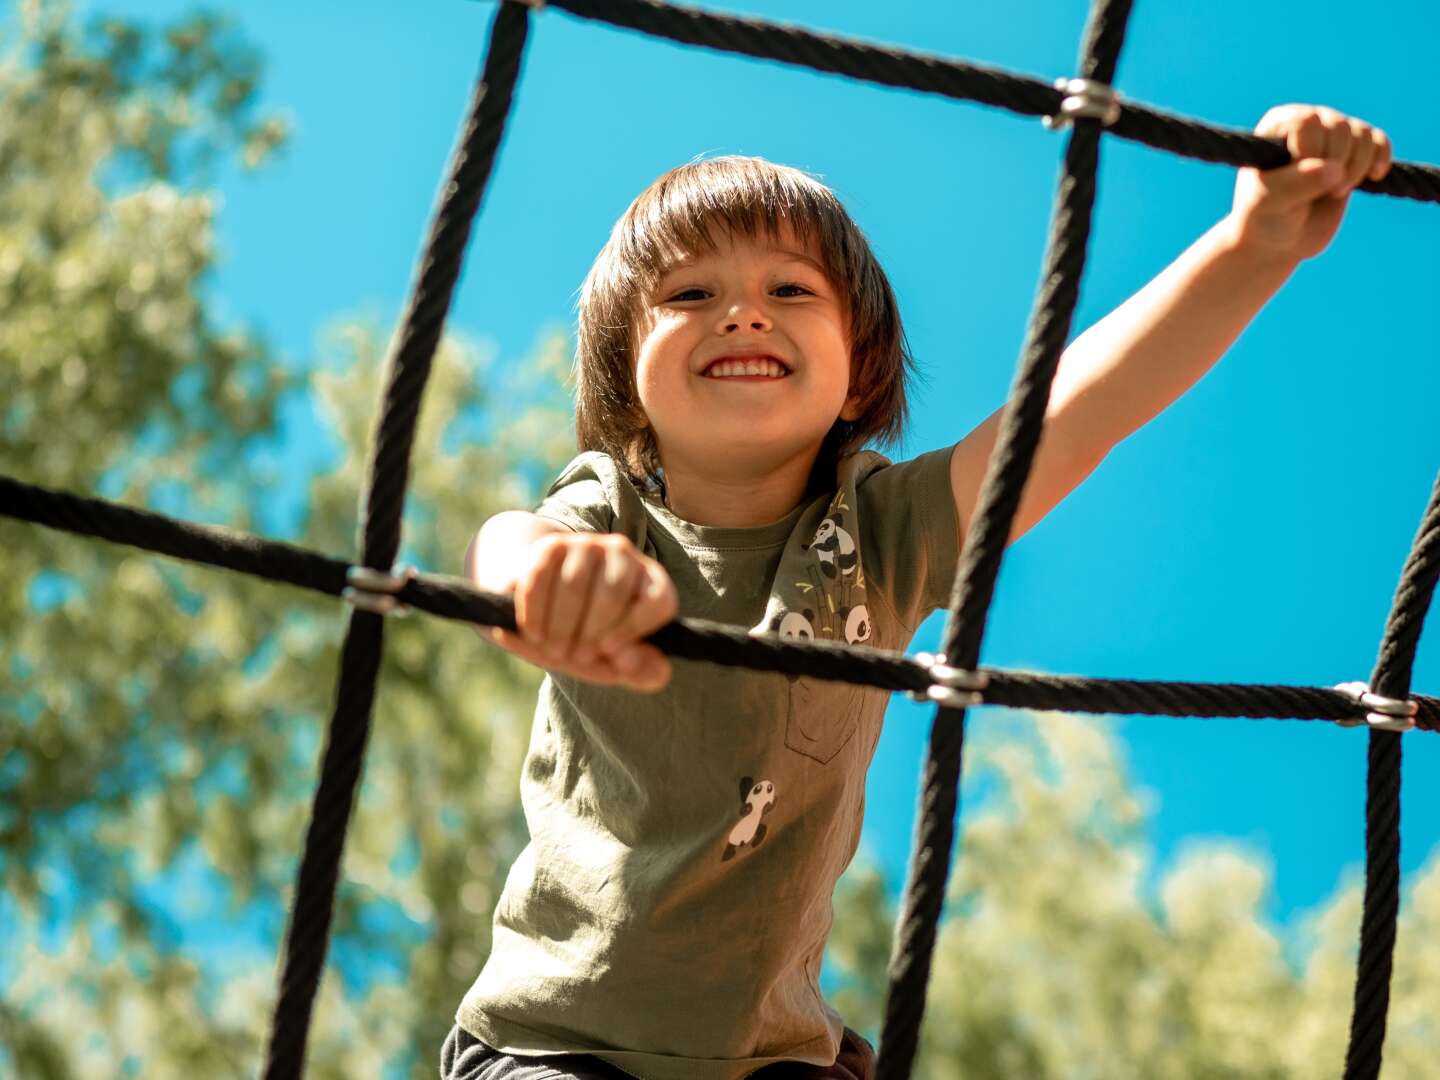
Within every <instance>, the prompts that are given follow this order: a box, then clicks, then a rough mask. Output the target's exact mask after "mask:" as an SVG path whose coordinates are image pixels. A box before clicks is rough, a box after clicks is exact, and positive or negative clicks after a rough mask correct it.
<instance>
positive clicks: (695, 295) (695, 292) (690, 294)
mask: <svg viewBox="0 0 1440 1080" xmlns="http://www.w3.org/2000/svg"><path fill="white" fill-rule="evenodd" d="M782 289H797V290H799V291H800V292H802V293H808V292H809V291H810V290H809V289H807V288H806V287H805V286H804V285H797V284H795V283H794V282H793V281H787V282H785V283H784V284H783V285H776V286H775V288H774V290H773V291H775V292H780V291H781V290H782ZM705 295H706V293H705V290H704V289H700V288H692V289H685V290H684V291H682V292H678V293H676V294H675V295H674V296H672V297H670V300H671V302H675V301H685V300H697V299H700V298H701V297H703V296H705Z"/></svg>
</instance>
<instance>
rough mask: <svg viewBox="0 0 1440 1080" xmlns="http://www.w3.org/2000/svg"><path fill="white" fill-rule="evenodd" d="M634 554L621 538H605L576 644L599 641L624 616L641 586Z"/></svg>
mask: <svg viewBox="0 0 1440 1080" xmlns="http://www.w3.org/2000/svg"><path fill="white" fill-rule="evenodd" d="M636 554H637V552H636V551H635V549H634V548H633V547H632V546H631V545H630V543H629V542H628V541H626V540H625V539H624V538H623V537H619V536H616V537H613V538H609V539H608V540H607V542H606V543H605V545H604V547H603V548H602V549H601V551H600V555H599V557H600V567H599V569H598V573H597V576H596V578H595V586H594V588H593V590H592V591H591V595H590V602H589V606H588V607H587V608H586V609H585V618H584V619H583V621H582V622H581V623H580V627H579V629H578V630H577V631H576V633H575V640H576V642H577V643H589V642H594V641H597V640H599V638H601V637H602V636H603V635H604V634H605V633H606V632H607V631H608V630H610V628H611V627H613V626H614V625H615V624H616V623H618V622H619V621H620V619H621V618H622V617H623V616H624V613H625V608H626V607H627V606H628V605H629V603H630V601H631V599H632V598H633V597H634V595H635V591H636V589H637V587H638V586H639V585H640V583H641V579H642V571H641V564H640V562H639V561H638V560H637V559H636V558H635V555H636Z"/></svg>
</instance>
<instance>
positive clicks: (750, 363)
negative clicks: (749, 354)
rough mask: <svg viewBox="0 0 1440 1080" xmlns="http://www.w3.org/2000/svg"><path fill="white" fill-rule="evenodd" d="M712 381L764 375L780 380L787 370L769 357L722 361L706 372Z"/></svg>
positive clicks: (711, 366)
mask: <svg viewBox="0 0 1440 1080" xmlns="http://www.w3.org/2000/svg"><path fill="white" fill-rule="evenodd" d="M705 374H706V376H708V377H709V378H712V379H723V378H726V377H728V376H731V375H764V376H767V377H769V378H774V379H779V378H783V377H784V376H785V368H784V367H782V366H781V365H780V364H779V363H778V362H776V361H774V360H771V359H770V358H769V357H768V356H760V357H754V358H752V359H747V360H721V361H719V362H718V363H715V364H711V365H710V367H709V368H708V369H707V370H706V372H705Z"/></svg>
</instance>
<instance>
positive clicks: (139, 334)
mask: <svg viewBox="0 0 1440 1080" xmlns="http://www.w3.org/2000/svg"><path fill="white" fill-rule="evenodd" d="M9 21H10V23H11V25H9V26H8V27H7V32H8V33H9V35H10V36H9V37H8V39H7V40H6V41H5V42H4V46H3V57H0V432H3V434H0V472H4V473H6V474H8V475H11V476H15V477H17V478H19V479H22V480H26V481H30V482H34V483H39V484H43V485H46V486H49V487H55V488H59V489H62V490H70V491H75V492H80V493H98V494H101V495H104V496H105V497H107V498H112V499H115V500H117V501H120V502H124V503H128V504H131V505H138V506H147V507H151V508H155V509H159V510H161V511H163V512H167V513H172V514H177V515H179V516H183V517H187V518H192V519H196V520H202V521H207V522H210V523H216V524H225V525H228V526H231V527H234V528H238V529H243V530H246V531H252V532H261V531H264V530H262V529H260V528H258V527H257V521H258V520H259V519H260V518H262V517H264V516H266V514H267V513H268V514H270V515H271V516H273V514H274V509H275V503H276V497H277V494H278V492H277V491H276V490H275V481H276V480H277V478H278V476H279V472H278V470H279V469H280V468H282V467H283V466H281V465H278V464H277V463H276V461H275V459H274V454H273V450H272V449H271V447H272V446H273V444H274V443H275V441H276V439H277V437H278V435H279V432H278V429H277V414H278V410H279V407H280V405H281V403H282V401H283V400H284V399H285V397H286V395H291V394H299V393H301V392H302V391H303V390H304V388H305V386H306V385H307V384H308V385H310V386H312V387H313V389H314V391H315V393H316V394H317V395H318V399H319V403H320V405H321V407H322V408H323V409H324V410H325V412H326V413H327V414H328V416H329V419H330V426H331V430H332V431H333V432H334V433H335V435H336V436H337V441H338V442H339V444H340V454H339V463H338V464H337V465H336V467H334V468H333V469H329V470H327V471H325V473H324V474H323V475H321V476H318V477H315V478H313V479H312V480H311V482H310V490H309V500H308V508H307V510H306V512H305V515H304V518H303V520H302V522H301V523H300V525H299V526H298V528H297V529H296V530H295V531H294V533H293V534H290V535H284V536H283V537H282V538H285V539H291V540H295V541H297V542H299V543H303V544H305V545H306V546H309V547H313V548H315V549H317V550H320V551H323V552H326V553H329V554H333V555H338V556H340V557H350V556H352V555H353V554H354V552H355V550H356V543H357V518H358V514H357V507H358V500H359V493H360V491H361V490H362V486H363V475H362V471H363V467H364V462H365V452H366V446H367V444H368V440H369V435H370V428H371V424H372V423H373V419H374V415H375V413H376V409H377V405H378V400H379V397H378V393H379V383H380V377H381V374H382V368H383V364H384V357H385V351H386V348H387V341H386V340H385V336H386V335H385V334H384V333H383V332H382V331H381V330H380V329H379V328H377V327H376V326H374V325H373V324H366V323H363V322H355V321H352V322H350V323H348V324H344V325H341V326H339V327H337V328H336V329H335V330H334V331H333V332H332V333H331V335H330V337H329V339H328V341H327V342H326V343H325V345H324V346H323V349H322V353H323V355H322V356H321V358H320V363H319V364H318V365H315V366H316V368H317V370H315V371H314V372H307V373H300V372H297V371H295V370H289V369H287V368H286V367H284V366H282V365H281V364H280V363H279V362H278V361H277V358H276V357H275V355H274V354H273V352H272V350H271V349H269V348H268V347H267V346H266V345H265V343H264V342H263V341H261V340H260V339H259V338H258V337H257V336H256V335H255V334H253V333H251V332H248V331H243V330H237V329H233V328H227V327H222V326H219V325H217V323H216V320H215V318H214V316H213V315H212V313H211V310H210V304H209V302H208V301H207V298H206V294H205V290H204V285H205V282H206V280H207V276H208V274H209V271H210V269H211V267H212V264H213V262H214V259H215V254H216V252H215V244H214V236H213V233H212V225H213V219H214V214H215V204H214V202H213V200H212V199H211V198H210V196H209V195H207V194H206V193H205V192H204V190H202V189H201V187H200V185H201V184H202V183H203V182H205V181H206V180H207V178H209V177H211V176H212V175H213V173H214V171H215V170H216V168H217V167H219V166H223V165H224V164H225V163H226V162H227V160H234V159H236V158H237V157H238V159H239V160H240V161H241V162H242V163H243V164H245V165H248V166H258V165H260V164H261V163H262V162H263V161H264V160H265V158H266V156H267V154H269V153H270V152H271V151H273V150H275V149H277V148H278V147H280V146H281V145H282V144H283V142H284V139H285V132H286V129H285V125H284V123H283V122H282V121H281V120H279V119H277V118H275V117H272V116H260V115H258V106H257V103H256V98H257V85H258V78H259V72H260V64H259V61H258V58H257V56H256V54H255V52H254V51H253V50H252V49H251V48H249V47H248V46H247V45H246V44H245V42H244V41H243V40H242V39H241V38H240V37H239V36H238V35H237V33H236V32H235V31H234V30H233V29H232V28H231V27H230V26H228V25H227V23H226V22H225V21H224V20H222V19H220V18H218V17H215V16H212V15H207V14H199V15H195V16H193V17H190V18H187V19H186V20H184V21H182V22H179V23H177V24H174V25H171V26H169V27H166V28H163V29H159V30H151V29H147V28H145V27H142V26H139V25H134V24H130V23H126V22H120V21H117V20H113V19H103V18H102V19H97V20H95V21H93V22H92V23H90V24H89V25H88V27H86V28H85V29H83V30H82V29H80V28H78V27H77V25H76V20H75V19H74V17H73V16H72V13H71V11H70V9H69V7H68V5H66V4H63V3H53V2H44V3H35V2H32V3H27V4H25V5H22V6H21V7H20V8H19V9H18V11H16V12H15V13H13V17H11V18H10V20H9ZM441 165H442V163H441V162H436V172H437V176H438V175H439V170H440V167H441ZM276 255H277V257H282V255H283V253H280V252H277V253H276ZM566 356H567V345H566V342H565V340H564V339H563V335H558V336H555V337H554V338H553V339H552V340H550V341H548V342H546V343H545V344H544V345H543V346H542V347H541V349H540V355H539V356H537V357H535V358H533V359H531V360H530V361H527V362H526V363H525V364H521V365H516V367H517V369H518V373H517V374H516V375H514V376H513V377H509V378H508V381H507V377H506V376H504V375H503V374H502V373H494V372H491V371H489V370H488V368H487V360H486V357H485V356H484V355H483V354H482V352H481V350H480V349H478V348H477V347H476V346H475V345H474V344H472V343H468V342H466V341H463V340H458V339H456V338H453V337H452V338H449V339H447V340H446V342H445V343H444V344H443V346H442V348H441V350H440V352H439V354H438V356H437V358H436V363H435V367H434V373H433V377H432V382H431V388H430V393H429V395H428V397H427V403H426V408H425V411H424V412H423V413H422V422H421V426H420V430H419V436H418V442H417V448H418V452H417V454H416V456H415V463H414V472H413V474H412V487H411V490H412V496H411V499H410V502H409V508H408V510H407V513H406V519H405V532H404V536H405V539H406V544H405V547H404V549H403V550H402V553H401V558H402V559H404V560H405V561H408V562H412V563H414V564H415V565H417V566H419V567H420V568H422V569H424V570H427V571H432V572H439V573H448V574H455V575H458V574H460V573H461V560H462V557H463V553H464V550H465V547H466V544H467V543H468V541H469V539H470V535H471V534H472V533H473V531H474V529H475V528H476V527H477V526H478V524H479V523H480V522H481V521H482V520H483V519H484V518H485V517H487V516H488V515H490V514H492V513H494V512H496V511H497V510H499V509H501V508H505V507H512V506H519V505H525V504H527V503H530V502H533V501H534V499H535V496H536V494H537V491H536V488H537V484H538V483H539V482H541V480H542V479H543V478H545V477H547V476H549V475H553V474H554V472H555V471H556V470H557V469H558V465H559V464H560V463H561V462H563V460H564V459H565V458H566V456H567V455H568V453H569V452H570V445H571V443H570V438H569V428H568V415H567V414H568V405H567V403H566V401H565V400H564V393H563V382H562V374H563V369H564V367H565V361H566ZM450 444H453V445H450ZM0 550H3V551H4V552H5V567H6V573H5V574H4V575H3V579H0V717H4V722H3V723H0V987H3V991H0V1073H10V1072H13V1073H15V1074H18V1075H20V1076H23V1077H26V1078H27V1080H28V1078H49V1077H70V1076H81V1075H85V1076H91V1075H103V1076H111V1075H138V1074H140V1073H143V1075H145V1076H147V1077H181V1076H184V1077H192V1076H197V1075H204V1076H239V1075H247V1074H252V1073H253V1072H254V1070H255V1069H256V1068H257V1067H258V1065H259V1061H260V1054H261V1048H262V1043H263V1037H264V1032H265V1027H266V1024H267V1021H268V1015H269V1010H270V1007H271V1002H272V995H273V987H272V981H273V973H274V964H275V954H276V950H277V947H278V942H279V940H280V936H281V934H282V932H283V925H284V909H285V906H286V905H288V902H289V899H290V891H291V886H292V881H293V876H294V868H295V863H296V860H297V858H298V854H299V845H300V843H301V840H302V832H303V822H304V816H305V813H306V810H307V808H308V802H309V797H310V790H311V787H312V785H313V781H314V773H315V768H316V764H317V761H316V758H317V748H318V745H319V741H320V733H321V731H322V730H323V725H324V722H325V720H326V719H327V718H328V716H329V712H330V707H331V697H332V694H333V687H334V678H335V671H336V665H337V657H338V648H339V644H340V642H341V639H342V636H343V630H344V622H345V619H346V617H347V615H348V611H349V609H348V608H346V607H344V606H343V605H340V604H338V603H336V602H334V601H327V600H325V599H324V598H320V597H314V596H312V595H310V594H308V593H305V592H303V591H300V590H293V589H288V588H286V587H284V586H278V585H271V584H266V583H263V582H259V581H252V580H250V579H246V578H243V577H240V576H238V575H233V574H227V573H224V572H221V571H214V570H207V569H204V568H199V567H192V566H189V565H186V564H182V563H179V562H176V561H172V560H168V559H164V558H160V557H157V556H149V555H146V554H143V553H138V552H134V551H132V550H130V549H127V548H124V547H120V546H116V545H111V544H107V543H104V542H100V541H93V540H85V539H81V538H78V537H71V536H68V535H66V534H62V533H58V532H53V531H50V530H46V529H41V528H38V527H35V526H31V525H28V524H24V523H20V522H15V521H13V520H10V519H5V518H0ZM386 643H387V650H386V658H385V664H384V674H383V676H382V679H381V691H380V694H379V699H378V704H377V710H376V721H375V734H374V738H373V742H372V749H371V754H370V759H369V763H368V768H367V771H366V775H365V782H364V786H363V789H362V792H361V796H360V801H359V805H358V806H357V810H356V820H355V822H354V826H353V828H352V831H351V833H350V838H349V843H348V846H347V850H346V855H345V863H344V867H343V880H344V883H343V885H342V887H341V890H340V895H339V900H338V910H337V921H336V935H335V940H334V944H333V946H332V951H331V954H330V959H331V963H330V965H329V974H327V978H326V983H325V986H324V988H323V992H322V998H321V1003H320V1009H319V1011H318V1014H317V1017H316V1025H315V1032H314V1034H313V1036H312V1041H311V1051H310V1062H311V1069H310V1075H313V1076H316V1077H337V1078H338V1077H353V1076H371V1075H377V1074H378V1072H379V1064H378V1063H379V1062H380V1061H382V1060H385V1061H392V1062H398V1063H400V1066H401V1069H402V1074H403V1073H404V1071H406V1070H408V1069H411V1068H413V1070H414V1075H416V1076H430V1075H433V1071H434V1062H435V1060H436V1057H437V1054H438V1049H439V1045H440V1041H441V1039H442V1037H443V1035H444V1033H445V1031H446V1030H447V1029H448V1027H449V1023H450V1018H451V1016H452V1015H453V1011H454V1008H455V1006H456V1004H457V1003H458V1001H459V996H460V994H461V993H462V992H463V990H464V989H465V987H466V986H468V984H469V981H470V980H471V979H472V978H473V977H474V975H475V973H476V972H477V971H478V968H479V964H480V962H481V960H482V959H483V957H484V956H485V954H486V952H487V949H488V937H489V925H490V920H489V916H490V912H491V910H492V906H493V903H494V899H495V896H496V893H497V891H498V887H499V884H500V883H501V882H502V881H503V874H504V870H505V868H506V867H508V864H509V861H510V859H511V858H512V856H513V854H514V853H515V852H516V851H517V850H518V847H519V845H520V843H521V842H522V838H523V822H522V821H521V819H520V816H519V809H518V800H517V797H516V789H517V781H518V776H519V765H520V759H521V755H522V753H523V749H524V745H525V740H526V736H527V734H528V730H529V718H530V714H531V712H532V711H533V707H534V691H535V687H536V685H537V683H538V678H537V676H536V673H535V672H534V671H533V670H532V669H528V668H527V667H526V666H524V665H521V664H519V663H518V662H514V661H511V660H509V659H508V658H506V657H504V656H503V654H501V653H499V651H498V650H491V649H489V648H488V647H487V646H485V645H483V644H482V643H480V642H479V641H478V640H477V639H476V637H475V635H474V633H473V632H472V631H470V630H469V629H467V628H465V627H456V626H454V625H450V624H446V623H443V622H441V621H439V620H435V619H430V618H427V617H417V618H413V619H407V620H392V622H391V624H390V626H389V628H388V629H387V634H386ZM177 898H179V899H180V901H181V906H180V908H179V909H178V910H177V909H176V900H177ZM142 1063H143V1064H142Z"/></svg>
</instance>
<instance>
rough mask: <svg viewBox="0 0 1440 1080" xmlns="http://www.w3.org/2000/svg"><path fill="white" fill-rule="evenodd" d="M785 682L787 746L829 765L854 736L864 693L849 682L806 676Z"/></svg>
mask: <svg viewBox="0 0 1440 1080" xmlns="http://www.w3.org/2000/svg"><path fill="white" fill-rule="evenodd" d="M786 685H787V687H788V690H787V693H788V695H789V698H788V701H787V704H786V708H785V745H786V746H787V747H789V748H790V749H791V750H794V751H795V752H796V753H797V754H804V755H805V756H806V757H808V758H811V759H813V760H815V761H818V762H819V763H820V764H821V765H828V764H829V763H830V760H831V759H832V758H833V757H834V756H835V755H836V754H838V753H839V752H840V751H841V750H843V749H844V748H845V744H846V743H848V742H849V741H850V740H851V739H853V738H854V737H855V731H856V729H857V728H858V727H859V726H860V714H861V710H862V709H863V707H864V704H865V696H864V692H863V691H862V690H861V689H860V688H859V687H856V686H850V685H848V684H846V683H832V682H824V681H820V680H810V679H806V678H795V679H787V680H786Z"/></svg>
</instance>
